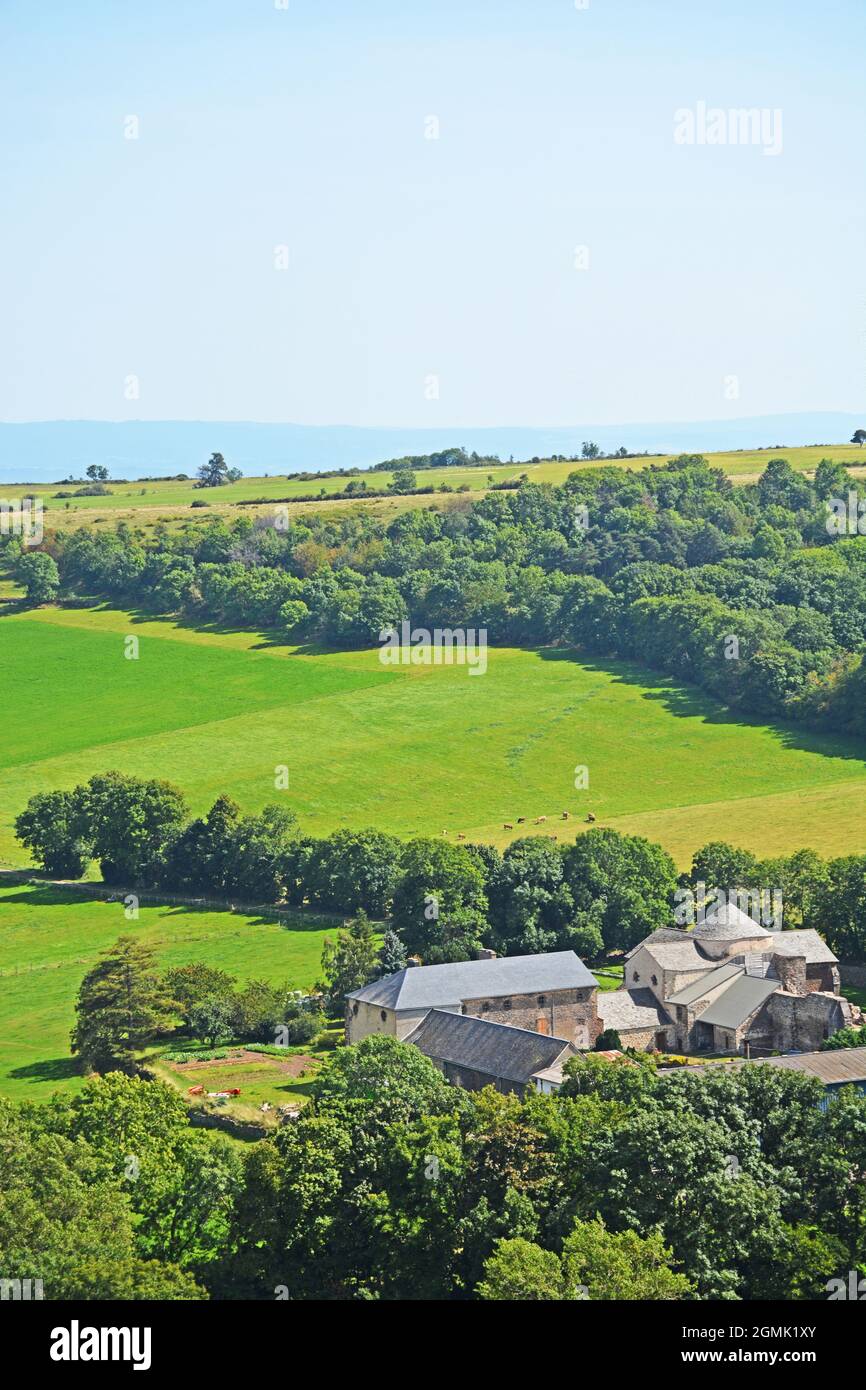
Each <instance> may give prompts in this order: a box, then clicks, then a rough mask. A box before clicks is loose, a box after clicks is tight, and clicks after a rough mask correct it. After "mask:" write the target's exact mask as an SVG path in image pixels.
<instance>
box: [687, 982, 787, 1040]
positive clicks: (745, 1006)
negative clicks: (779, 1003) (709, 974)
mask: <svg viewBox="0 0 866 1390" xmlns="http://www.w3.org/2000/svg"><path fill="white" fill-rule="evenodd" d="M779 988H780V984H779V981H778V980H767V979H762V978H761V977H760V976H758V975H745V974H743V973H742V971H741V972H740V974H739V976H738V977H736V978H735V979H733V980H732V981H731V983H730V984H729V985H727V986H726V988H725V989H724V990H723V991H722V994H721V995H720V996H719V998H718V999H716V1001H715V1002H714V1003H713V1004H711V1005H710V1007H709V1008H708V1009H705V1010H704V1012H703V1013H702V1014H700V1015H699V1016H698V1017H699V1022H700V1023H712V1024H714V1025H715V1026H716V1027H717V1028H739V1027H740V1026H741V1025H742V1024H743V1023H745V1021H746V1019H747V1018H750V1017H751V1015H752V1014H753V1013H754V1012H755V1010H756V1009H758V1008H760V1006H761V1004H763V1002H764V1000H765V999H769V997H770V995H771V994H775V992H776V990H777V989H779Z"/></svg>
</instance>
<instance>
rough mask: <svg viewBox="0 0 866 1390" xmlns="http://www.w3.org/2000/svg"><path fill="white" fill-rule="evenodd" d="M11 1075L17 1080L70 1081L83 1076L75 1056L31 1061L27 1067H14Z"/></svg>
mask: <svg viewBox="0 0 866 1390" xmlns="http://www.w3.org/2000/svg"><path fill="white" fill-rule="evenodd" d="M9 1076H10V1077H14V1079H15V1080H16V1081H70V1080H71V1079H72V1077H74V1076H81V1068H80V1066H79V1065H78V1062H77V1061H76V1059H75V1058H74V1057H52V1058H51V1059H50V1060H46V1061H43V1062H29V1063H28V1064H27V1066H26V1067H13V1069H12V1070H11V1071H10V1072H9Z"/></svg>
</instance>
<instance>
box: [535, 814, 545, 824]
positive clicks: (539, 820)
mask: <svg viewBox="0 0 866 1390" xmlns="http://www.w3.org/2000/svg"><path fill="white" fill-rule="evenodd" d="M546 820H547V816H536V818H535V824H536V825H543V824H544V822H545V821H546Z"/></svg>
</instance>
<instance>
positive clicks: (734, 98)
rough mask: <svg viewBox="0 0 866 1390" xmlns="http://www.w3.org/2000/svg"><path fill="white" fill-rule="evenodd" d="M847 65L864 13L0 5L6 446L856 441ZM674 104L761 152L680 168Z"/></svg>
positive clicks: (856, 329)
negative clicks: (147, 439) (202, 436)
mask: <svg viewBox="0 0 866 1390" xmlns="http://www.w3.org/2000/svg"><path fill="white" fill-rule="evenodd" d="M864 41H866V6H864V5H863V4H862V0H821V3H820V4H816V3H814V0H734V3H711V2H710V0H661V3H652V0H590V3H589V7H588V8H587V9H586V10H578V9H576V8H575V5H574V0H523V3H517V0H487V3H480V0H419V2H418V3H416V2H415V0H399V3H398V0H288V8H287V9H285V10H283V9H278V8H276V7H275V5H274V3H273V0H141V2H140V3H134V0H76V4H75V5H71V4H69V3H68V0H42V2H41V3H34V0H2V6H0V44H2V52H3V64H4V72H5V80H4V84H3V88H2V92H0V130H2V160H0V188H2V190H3V200H4V204H5V210H4V214H3V218H2V230H0V238H2V245H3V253H2V256H0V303H2V305H3V321H4V330H3V333H2V335H0V419H5V420H33V419H52V418H59V417H65V418H84V417H87V418H103V419H116V420H123V419H133V418H139V419H172V418H186V419H194V418H198V419H209V418H210V419H236V420H237V419H256V420H267V421H280V420H283V421H298V422H302V423H309V424H338V423H347V424H367V425H372V424H376V425H413V426H423V425H434V426H440V425H445V424H448V425H451V424H453V425H455V426H460V425H464V426H469V425H493V424H496V425H504V424H521V425H539V426H540V425H562V424H569V423H572V422H576V421H580V420H591V421H596V422H599V423H604V422H627V421H630V420H647V421H649V420H672V419H681V420H687V419H701V418H722V417H725V416H727V415H731V416H743V415H746V416H748V415H757V414H763V413H771V412H783V411H791V410H807V409H808V410H820V409H840V410H842V409H858V408H860V407H861V405H862V404H863V399H864V393H863V384H864V365H866V332H864V319H866V283H864V281H866V273H864V255H863V248H864V244H866V218H864V211H866V179H864V154H866V120H864V115H866V95H864V88H866V84H864V80H863V54H864V52H866V42H864ZM699 101H704V102H706V103H708V105H709V106H720V107H724V108H728V107H737V106H758V107H768V108H777V107H778V108H781V111H782V119H783V150H782V153H781V154H780V155H779V156H778V157H768V156H766V155H764V154H763V152H762V150H761V148H760V147H731V146H727V147H718V146H716V147H709V146H693V147H683V146H679V145H677V144H676V143H675V142H674V138H673V130H674V112H675V110H676V109H677V108H682V107H695V106H696V104H697V103H698V102H699ZM130 115H134V116H137V117H138V119H139V121H140V135H139V139H138V140H128V139H125V138H124V120H125V118H126V117H127V116H130ZM430 116H435V117H436V118H437V119H438V121H439V128H440V133H439V139H438V140H429V139H425V138H424V136H425V121H426V119H427V118H428V117H430ZM279 245H287V246H288V248H289V265H288V269H287V270H285V271H278V270H276V269H274V247H275V246H279ZM576 246H587V247H588V248H589V268H588V269H587V270H576V269H575V266H574V257H575V247H576ZM130 375H135V376H137V378H138V380H139V383H140V397H139V399H137V400H135V399H132V400H128V399H126V398H125V396H124V384H125V381H126V379H127V378H128V377H129V376H130ZM431 375H435V376H436V377H438V381H439V398H438V399H428V396H429V395H430V394H431V391H430V389H429V387H428V389H427V390H426V393H425V383H426V382H427V378H428V377H430V376H431ZM731 377H736V378H737V385H736V386H734V387H732V386H731V384H730V382H728V384H727V386H726V378H731ZM737 391H738V394H737Z"/></svg>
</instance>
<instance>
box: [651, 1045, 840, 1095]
mask: <svg viewBox="0 0 866 1390" xmlns="http://www.w3.org/2000/svg"><path fill="white" fill-rule="evenodd" d="M703 1065H704V1066H709V1067H712V1066H728V1067H753V1066H754V1067H783V1068H784V1069H785V1070H786V1071H802V1072H805V1073H806V1074H807V1075H809V1076H817V1078H818V1080H819V1081H823V1083H824V1085H825V1086H844V1085H846V1084H851V1085H855V1086H856V1085H858V1084H860V1085H863V1084H864V1083H866V1047H836V1048H831V1049H829V1050H828V1051H827V1052H791V1053H788V1055H787V1056H786V1057H752V1058H750V1059H749V1060H747V1059H746V1058H745V1057H732V1058H731V1059H730V1061H728V1062H724V1063H716V1062H705V1063H704V1064H703ZM664 1074H665V1075H667V1073H664Z"/></svg>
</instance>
